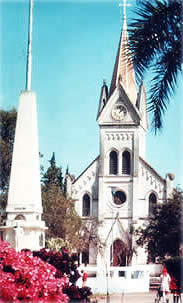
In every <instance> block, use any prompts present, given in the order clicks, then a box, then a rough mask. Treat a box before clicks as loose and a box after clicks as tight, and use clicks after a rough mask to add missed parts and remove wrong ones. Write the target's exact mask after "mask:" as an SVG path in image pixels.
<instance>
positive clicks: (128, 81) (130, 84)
mask: <svg viewBox="0 0 183 303" xmlns="http://www.w3.org/2000/svg"><path fill="white" fill-rule="evenodd" d="M123 6H124V13H123V28H122V32H121V37H120V41H119V47H118V51H117V56H116V61H115V65H114V71H113V76H112V80H111V86H110V90H109V96H111V95H112V93H113V92H114V90H115V88H116V87H117V86H118V83H120V84H121V85H122V86H123V88H124V89H125V92H126V93H127V95H128V97H129V99H130V101H131V102H132V103H133V104H134V105H135V103H136V98H137V89H136V81H135V72H134V68H133V62H132V59H131V57H130V53H129V47H128V46H129V44H128V32H127V21H126V3H124V4H123Z"/></svg>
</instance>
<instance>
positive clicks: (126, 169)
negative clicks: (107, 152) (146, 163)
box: [122, 151, 131, 175]
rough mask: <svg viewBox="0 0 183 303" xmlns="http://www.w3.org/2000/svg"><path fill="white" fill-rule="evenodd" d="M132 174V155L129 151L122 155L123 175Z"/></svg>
mask: <svg viewBox="0 0 183 303" xmlns="http://www.w3.org/2000/svg"><path fill="white" fill-rule="evenodd" d="M130 173H131V159H130V153H129V152H128V151H124V152H123V155H122V174H124V175H130Z"/></svg>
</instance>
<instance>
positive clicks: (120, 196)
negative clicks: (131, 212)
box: [114, 191, 126, 205]
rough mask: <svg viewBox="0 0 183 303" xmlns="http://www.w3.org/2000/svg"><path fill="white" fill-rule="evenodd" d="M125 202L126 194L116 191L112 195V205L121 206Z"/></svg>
mask: <svg viewBox="0 0 183 303" xmlns="http://www.w3.org/2000/svg"><path fill="white" fill-rule="evenodd" d="M125 201H126V194H125V193H124V192H123V191H116V192H115V193H114V203H115V204H116V205H121V204H123V203H124V202H125Z"/></svg>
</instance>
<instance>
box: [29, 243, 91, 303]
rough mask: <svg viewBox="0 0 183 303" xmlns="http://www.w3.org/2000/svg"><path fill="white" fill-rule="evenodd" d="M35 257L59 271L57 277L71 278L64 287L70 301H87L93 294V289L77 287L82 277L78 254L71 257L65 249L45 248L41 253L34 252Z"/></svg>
mask: <svg viewBox="0 0 183 303" xmlns="http://www.w3.org/2000/svg"><path fill="white" fill-rule="evenodd" d="M33 255H34V256H38V257H39V258H41V259H42V260H44V261H45V262H48V263H50V264H51V265H53V266H54V267H55V268H56V270H57V271H56V277H62V276H63V275H66V276H67V277H68V278H69V282H70V283H69V284H65V285H64V287H63V292H64V293H66V294H67V295H68V297H69V298H70V299H72V300H77V302H80V300H83V299H86V298H87V297H88V296H90V295H91V294H92V292H91V288H89V287H82V288H79V287H77V286H76V285H75V283H76V281H77V280H78V279H79V277H80V274H79V272H78V270H77V265H76V261H77V255H76V254H72V255H69V251H68V250H67V249H65V248H63V249H62V250H61V251H60V252H57V251H55V250H50V249H46V248H43V249H41V250H39V251H34V252H33Z"/></svg>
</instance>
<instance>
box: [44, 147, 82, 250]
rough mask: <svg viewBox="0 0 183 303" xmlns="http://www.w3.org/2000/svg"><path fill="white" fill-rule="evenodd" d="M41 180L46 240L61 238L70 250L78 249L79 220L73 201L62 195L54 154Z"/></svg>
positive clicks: (60, 173) (60, 175) (60, 174)
mask: <svg viewBox="0 0 183 303" xmlns="http://www.w3.org/2000/svg"><path fill="white" fill-rule="evenodd" d="M49 162H50V166H49V167H48V169H47V171H46V172H45V174H44V175H43V178H42V182H43V184H42V201H43V217H44V220H45V222H46V226H47V227H48V231H47V233H46V237H47V239H48V240H49V239H51V238H61V239H63V240H64V241H65V242H69V243H70V245H71V247H72V248H78V244H79V233H80V227H81V219H80V217H79V216H78V215H77V213H76V211H75V207H74V201H73V200H72V199H70V198H67V197H66V195H65V193H64V186H63V178H62V171H61V168H59V167H57V165H56V161H55V154H54V153H53V156H52V158H51V160H50V161H49Z"/></svg>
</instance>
